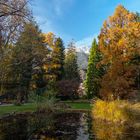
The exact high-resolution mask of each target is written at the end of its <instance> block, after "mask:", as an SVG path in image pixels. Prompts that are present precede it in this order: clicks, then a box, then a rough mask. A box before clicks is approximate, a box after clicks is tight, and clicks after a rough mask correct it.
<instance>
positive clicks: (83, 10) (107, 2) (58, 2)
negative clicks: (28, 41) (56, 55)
mask: <svg viewBox="0 0 140 140" xmlns="http://www.w3.org/2000/svg"><path fill="white" fill-rule="evenodd" d="M118 4H122V5H124V6H125V7H126V8H127V9H128V10H130V11H133V12H136V11H137V12H140V0H34V1H33V2H32V10H33V14H34V17H35V19H36V21H37V22H38V24H39V26H40V28H41V30H42V31H43V32H45V33H47V32H54V33H55V34H56V35H58V36H60V37H61V38H62V39H63V40H64V42H65V44H67V43H68V42H69V41H71V40H72V39H74V40H75V41H76V42H77V44H79V45H80V44H85V45H90V44H91V42H92V40H93V38H94V37H97V35H98V34H99V32H100V29H101V27H102V24H103V22H104V20H105V19H107V17H108V16H110V15H112V14H113V12H114V10H115V7H116V6H117V5H118Z"/></svg>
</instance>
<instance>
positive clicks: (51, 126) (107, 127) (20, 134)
mask: <svg viewBox="0 0 140 140" xmlns="http://www.w3.org/2000/svg"><path fill="white" fill-rule="evenodd" d="M0 140H140V125H139V124H137V125H135V127H132V126H131V127H126V126H123V125H119V124H118V125H111V124H108V123H105V122H99V121H97V120H92V119H91V117H90V114H88V113H53V114H52V113H51V114H38V115H32V116H31V115H30V116H29V115H17V116H14V117H10V118H5V119H3V120H0Z"/></svg>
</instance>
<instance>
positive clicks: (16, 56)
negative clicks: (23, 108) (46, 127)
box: [0, 0, 79, 103]
mask: <svg viewBox="0 0 140 140" xmlns="http://www.w3.org/2000/svg"><path fill="white" fill-rule="evenodd" d="M0 9H1V10H0V21H2V22H0V29H1V30H0V51H1V52H0V95H2V96H1V98H3V97H9V98H10V99H11V98H13V99H17V102H18V103H20V102H22V101H23V100H24V101H27V100H28V95H29V94H30V93H31V91H34V92H35V93H36V94H38V95H41V94H43V93H45V92H47V91H48V92H49V90H53V92H54V93H55V92H56V91H58V90H59V88H58V85H61V84H60V83H63V80H68V82H67V85H69V88H70V87H71V88H72V89H71V90H70V91H69V93H70V94H73V92H72V93H71V91H72V90H73V88H74V89H75V86H74V87H73V86H72V85H73V84H74V83H72V82H71V81H70V82H69V80H74V81H76V82H77V83H78V81H79V78H78V77H79V73H78V66H77V57H76V52H75V50H74V49H72V48H73V46H71V47H70V49H69V51H68V52H67V53H65V48H64V44H63V40H62V39H61V38H60V37H57V36H55V35H54V34H53V33H48V34H43V33H42V32H41V30H40V29H39V27H38V25H37V23H36V22H35V21H34V19H33V18H32V17H33V15H32V13H31V11H30V9H29V1H28V0H20V1H15V0H13V1H2V2H0ZM8 19H9V20H8ZM7 20H8V23H7ZM70 44H72V43H70ZM65 57H66V59H65ZM69 64H70V65H72V66H73V67H71V68H72V69H73V70H72V69H71V70H72V71H69ZM68 71H69V72H68ZM75 77H77V78H76V79H75ZM60 81H61V82H60ZM62 86H63V85H62ZM76 88H77V87H76ZM59 91H60V90H59ZM63 92H64V91H62V90H61V92H59V93H60V95H61V93H62V94H63Z"/></svg>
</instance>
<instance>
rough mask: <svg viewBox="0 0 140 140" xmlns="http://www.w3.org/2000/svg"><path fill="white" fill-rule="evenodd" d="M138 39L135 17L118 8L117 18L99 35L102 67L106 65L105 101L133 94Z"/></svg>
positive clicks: (139, 50) (139, 24)
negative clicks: (133, 60) (134, 62)
mask: <svg viewBox="0 0 140 140" xmlns="http://www.w3.org/2000/svg"><path fill="white" fill-rule="evenodd" d="M139 39H140V22H136V15H135V14H133V13H130V12H129V11H128V10H126V9H125V8H124V7H123V6H121V5H119V6H118V7H117V8H116V10H115V13H114V15H113V16H111V17H109V19H108V20H107V21H105V22H104V24H103V28H102V29H101V33H100V35H99V48H100V51H101V53H102V54H103V60H102V61H101V64H104V65H107V72H106V74H105V75H104V76H103V78H102V80H101V85H102V89H101V91H100V94H101V96H102V97H103V98H104V99H110V98H112V99H116V98H118V97H120V98H125V97H128V96H129V93H131V91H132V90H133V84H134V76H135V72H136V68H137V66H135V65H134V64H132V63H131V61H130V60H131V59H132V58H133V57H134V55H136V54H137V53H139V54H140V42H139Z"/></svg>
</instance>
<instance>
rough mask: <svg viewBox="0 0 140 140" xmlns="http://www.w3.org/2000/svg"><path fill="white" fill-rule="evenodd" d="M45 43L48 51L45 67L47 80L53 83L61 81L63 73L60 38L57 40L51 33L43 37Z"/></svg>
mask: <svg viewBox="0 0 140 140" xmlns="http://www.w3.org/2000/svg"><path fill="white" fill-rule="evenodd" d="M45 42H46V43H47V46H48V49H49V51H50V53H49V54H50V56H49V59H50V61H49V63H48V64H47V65H46V67H45V69H46V73H47V74H48V79H52V80H53V81H57V80H61V79H62V75H63V73H64V69H63V67H64V66H63V65H64V45H63V41H62V39H61V38H57V37H56V36H55V35H54V34H53V33H51V32H50V33H48V34H46V35H45Z"/></svg>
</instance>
